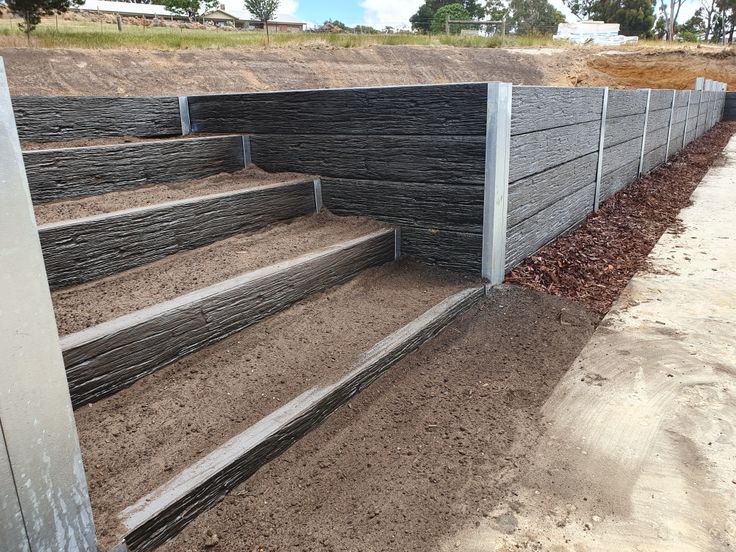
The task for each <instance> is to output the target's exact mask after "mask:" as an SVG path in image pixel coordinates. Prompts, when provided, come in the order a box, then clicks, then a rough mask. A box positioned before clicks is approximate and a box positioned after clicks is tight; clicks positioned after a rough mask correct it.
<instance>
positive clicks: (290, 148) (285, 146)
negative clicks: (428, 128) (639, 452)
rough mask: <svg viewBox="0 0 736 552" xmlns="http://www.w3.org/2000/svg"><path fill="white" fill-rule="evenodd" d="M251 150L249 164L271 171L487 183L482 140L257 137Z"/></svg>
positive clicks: (430, 137)
mask: <svg viewBox="0 0 736 552" xmlns="http://www.w3.org/2000/svg"><path fill="white" fill-rule="evenodd" d="M251 149H252V155H253V162H254V163H255V164H256V165H258V166H259V167H261V168H262V169H265V170H267V171H272V172H277V171H296V172H305V173H311V174H319V175H320V176H322V177H324V178H346V179H352V180H386V181H390V182H396V181H400V182H425V183H440V184H468V185H478V186H483V183H484V179H485V137H480V136H478V137H474V136H469V137H458V136H434V137H432V136H411V137H407V136H357V135H342V136H337V135H335V136H303V135H299V136H297V135H294V136H286V135H259V136H253V137H252V138H251Z"/></svg>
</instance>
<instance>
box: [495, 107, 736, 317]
mask: <svg viewBox="0 0 736 552" xmlns="http://www.w3.org/2000/svg"><path fill="white" fill-rule="evenodd" d="M734 133H736V122H721V123H719V124H717V125H716V126H715V127H713V128H712V129H711V130H710V131H709V132H707V133H706V134H705V135H704V136H703V137H702V138H700V139H699V140H695V141H694V142H692V143H690V144H689V145H688V146H687V147H686V148H685V149H684V150H682V151H680V152H679V153H678V154H677V155H675V156H674V157H673V158H672V159H671V160H670V162H669V163H666V164H665V165H663V166H661V167H660V168H658V169H656V170H655V171H653V172H651V173H649V174H648V175H646V176H643V177H642V178H640V179H638V180H637V181H636V182H634V183H633V184H631V185H630V186H628V187H627V188H625V189H624V190H621V191H620V192H618V193H617V194H616V195H614V196H613V197H611V198H610V199H608V201H606V202H605V203H604V204H603V205H602V206H601V208H600V209H599V210H598V212H597V213H594V214H591V215H590V216H588V218H587V219H586V220H585V222H584V223H583V224H582V225H581V226H580V227H578V228H577V229H576V230H575V231H574V232H572V233H571V234H568V235H565V236H562V237H560V238H558V239H557V240H555V241H554V242H552V243H550V244H549V245H546V246H545V247H543V248H542V249H540V250H539V251H538V252H537V253H536V254H535V255H533V256H532V257H529V258H528V259H527V260H526V261H525V262H524V263H522V264H521V265H519V266H518V267H516V268H515V269H514V270H513V272H511V274H510V275H509V276H508V278H507V279H506V281H507V282H509V283H514V284H519V285H522V286H526V287H530V288H532V289H536V290H539V291H544V292H547V293H550V294H552V295H558V296H560V297H567V298H569V299H573V300H575V301H578V302H580V303H583V304H584V305H586V306H587V307H588V308H591V309H593V310H595V311H597V312H599V313H601V314H605V313H606V312H608V310H609V309H610V308H611V305H612V304H613V302H614V301H615V299H616V297H618V295H619V293H620V292H621V291H622V290H623V289H624V287H626V285H627V284H628V282H629V280H630V279H631V278H632V276H633V275H634V274H635V273H636V272H637V271H639V270H642V269H644V268H646V261H647V257H648V255H649V253H650V251H651V250H652V248H653V247H654V245H655V244H656V243H657V241H658V240H659V238H660V237H661V236H662V234H664V232H665V231H666V230H667V229H670V230H671V231H678V218H677V216H678V214H679V212H680V210H681V209H683V208H685V207H687V206H688V205H690V195H691V194H692V192H693V190H695V188H696V187H697V186H698V184H699V183H700V180H701V179H702V178H703V176H704V175H705V173H706V172H707V170H708V168H709V167H710V166H711V165H712V164H713V163H714V162H715V161H716V160H717V159H718V158H719V157H720V155H721V152H722V150H723V148H724V147H725V146H726V144H727V143H728V140H729V139H730V137H731V135H733V134H734Z"/></svg>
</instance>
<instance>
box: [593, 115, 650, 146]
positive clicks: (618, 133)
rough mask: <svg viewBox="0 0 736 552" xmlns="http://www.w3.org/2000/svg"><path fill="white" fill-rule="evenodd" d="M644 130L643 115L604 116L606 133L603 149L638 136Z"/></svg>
mask: <svg viewBox="0 0 736 552" xmlns="http://www.w3.org/2000/svg"><path fill="white" fill-rule="evenodd" d="M643 132H644V115H643V114H641V113H639V114H636V115H626V116H625V117H615V118H613V119H611V118H606V134H605V136H604V137H603V138H604V144H605V146H604V150H605V149H606V148H610V147H613V146H617V145H618V144H622V143H624V142H628V141H629V140H633V139H634V138H640V137H641V135H642V133H643Z"/></svg>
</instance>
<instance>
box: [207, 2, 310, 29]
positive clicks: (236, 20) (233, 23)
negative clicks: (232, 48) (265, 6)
mask: <svg viewBox="0 0 736 552" xmlns="http://www.w3.org/2000/svg"><path fill="white" fill-rule="evenodd" d="M202 20H203V21H204V22H205V23H212V24H214V25H218V26H222V27H235V28H236V29H245V30H251V31H253V30H263V27H264V25H263V23H262V22H260V21H258V20H257V19H256V18H254V17H253V16H252V15H251V14H250V13H249V12H247V11H240V10H227V11H226V10H225V6H224V4H220V7H219V8H218V9H216V10H212V11H209V12H207V13H205V14H204V15H203V16H202ZM305 25H306V23H303V22H301V21H299V20H298V19H296V18H294V17H291V16H290V15H284V14H280V13H276V14H274V17H273V21H269V22H268V30H269V31H270V32H278V33H300V32H302V31H303V30H304V26H305Z"/></svg>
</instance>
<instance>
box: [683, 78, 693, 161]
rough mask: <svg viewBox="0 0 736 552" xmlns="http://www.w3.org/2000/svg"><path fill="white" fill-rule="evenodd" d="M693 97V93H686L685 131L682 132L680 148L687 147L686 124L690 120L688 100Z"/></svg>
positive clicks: (690, 91)
mask: <svg viewBox="0 0 736 552" xmlns="http://www.w3.org/2000/svg"><path fill="white" fill-rule="evenodd" d="M692 97H693V91H692V90H688V91H687V110H686V111H685V130H684V131H683V132H682V147H683V148H684V147H685V146H687V122H688V119H690V100H691V99H692Z"/></svg>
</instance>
